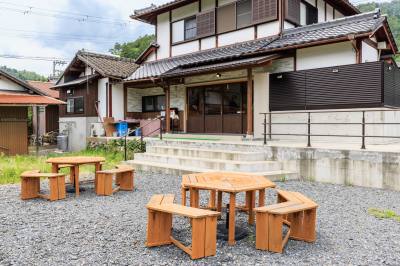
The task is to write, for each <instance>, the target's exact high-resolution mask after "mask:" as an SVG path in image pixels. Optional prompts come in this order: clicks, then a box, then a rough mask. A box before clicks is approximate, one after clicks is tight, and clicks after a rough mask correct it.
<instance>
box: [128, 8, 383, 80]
mask: <svg viewBox="0 0 400 266" xmlns="http://www.w3.org/2000/svg"><path fill="white" fill-rule="evenodd" d="M384 21H386V17H381V16H380V14H379V12H370V13H364V14H360V15H355V16H351V17H345V18H340V19H336V20H333V21H330V22H324V23H318V24H313V25H309V26H303V27H299V28H295V29H289V30H285V31H284V32H283V34H282V36H281V37H275V38H264V39H257V40H252V41H247V42H243V43H237V44H233V45H229V46H225V47H220V48H214V49H210V50H205V51H200V52H195V53H192V54H187V55H183V56H176V57H171V58H166V59H161V60H157V61H154V62H148V63H145V64H143V65H141V66H140V67H139V68H138V69H137V70H136V71H135V72H134V73H133V74H132V75H131V76H130V77H129V78H127V79H126V81H135V80H146V79H152V78H159V77H163V76H166V75H167V74H168V73H169V72H171V71H174V70H176V69H178V68H180V67H188V66H199V65H207V64H215V63H217V62H221V61H227V60H235V59H239V58H243V57H246V56H247V57H248V56H258V55H260V54H265V53H268V52H273V51H274V50H276V49H291V48H293V47H295V46H296V45H300V44H306V43H313V42H317V41H323V40H329V39H336V38H340V37H343V36H349V35H357V34H363V33H370V32H373V31H375V30H376V29H377V28H378V27H380V26H381V25H383V23H384Z"/></svg>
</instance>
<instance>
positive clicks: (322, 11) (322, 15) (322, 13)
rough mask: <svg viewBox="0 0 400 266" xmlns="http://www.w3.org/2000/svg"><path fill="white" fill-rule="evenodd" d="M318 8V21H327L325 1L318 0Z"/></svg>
mask: <svg viewBox="0 0 400 266" xmlns="http://www.w3.org/2000/svg"><path fill="white" fill-rule="evenodd" d="M317 8H318V22H324V21H325V1H324V0H318V1H317Z"/></svg>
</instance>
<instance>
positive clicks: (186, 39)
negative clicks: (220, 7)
mask: <svg viewBox="0 0 400 266" xmlns="http://www.w3.org/2000/svg"><path fill="white" fill-rule="evenodd" d="M188 21H194V25H196V26H195V27H193V28H190V29H187V28H186V23H187V22H188ZM193 29H196V34H195V35H194V37H189V38H188V37H187V31H188V30H189V31H190V30H193ZM183 30H184V32H183V40H184V41H190V40H195V39H196V38H197V20H196V16H190V17H187V18H185V19H183Z"/></svg>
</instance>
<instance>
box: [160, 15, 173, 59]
mask: <svg viewBox="0 0 400 266" xmlns="http://www.w3.org/2000/svg"><path fill="white" fill-rule="evenodd" d="M169 31H170V28H169V13H168V12H166V13H163V14H161V15H158V17H157V43H158V44H160V48H158V51H157V57H158V59H162V58H167V57H169V43H170V35H169Z"/></svg>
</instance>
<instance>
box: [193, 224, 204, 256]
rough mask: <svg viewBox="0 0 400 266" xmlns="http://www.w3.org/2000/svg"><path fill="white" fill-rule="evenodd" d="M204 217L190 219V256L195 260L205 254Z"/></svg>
mask: <svg viewBox="0 0 400 266" xmlns="http://www.w3.org/2000/svg"><path fill="white" fill-rule="evenodd" d="M205 242H206V218H198V219H192V249H191V254H190V257H191V258H192V259H193V260H195V259H199V258H203V257H204V256H205Z"/></svg>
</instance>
